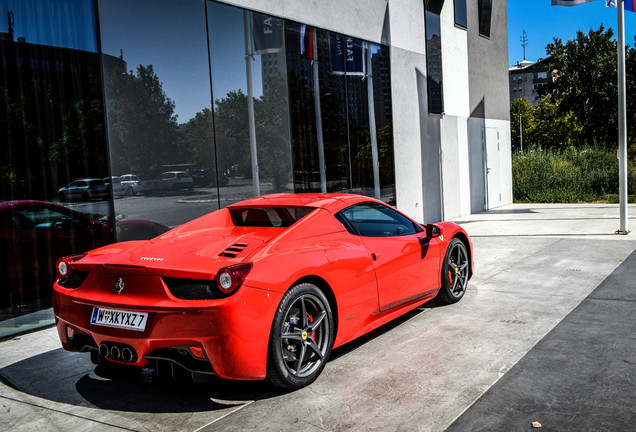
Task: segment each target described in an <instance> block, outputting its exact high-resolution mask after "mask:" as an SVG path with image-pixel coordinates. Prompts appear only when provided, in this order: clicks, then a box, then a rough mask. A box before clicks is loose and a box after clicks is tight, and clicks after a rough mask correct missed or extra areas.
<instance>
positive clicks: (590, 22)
mask: <svg viewBox="0 0 636 432" xmlns="http://www.w3.org/2000/svg"><path fill="white" fill-rule="evenodd" d="M550 3H551V2H550V0H530V1H528V0H507V5H508V64H509V65H513V64H515V63H517V61H521V60H523V48H522V47H521V37H522V34H523V30H525V31H526V34H527V39H528V45H527V47H526V59H527V60H532V61H536V60H538V59H539V58H544V57H546V53H545V47H546V45H547V44H549V43H551V42H552V41H553V39H554V38H555V37H556V38H560V39H561V40H562V41H563V43H565V42H567V41H569V40H572V39H574V38H576V32H577V30H581V31H582V32H584V33H587V32H588V31H589V30H590V29H594V30H598V28H599V27H600V26H601V24H603V26H604V27H605V28H608V27H611V28H612V29H614V35H616V15H617V14H616V9H615V8H608V7H606V6H605V0H596V1H593V2H590V3H584V4H581V5H578V6H569V7H565V6H550ZM494 4H495V5H496V2H495V3H494ZM635 35H636V13H634V12H630V11H625V43H626V44H627V45H630V46H634V36H635Z"/></svg>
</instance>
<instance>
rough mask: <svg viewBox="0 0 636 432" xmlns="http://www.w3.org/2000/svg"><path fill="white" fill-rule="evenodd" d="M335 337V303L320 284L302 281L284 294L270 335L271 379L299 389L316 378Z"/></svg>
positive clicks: (270, 380)
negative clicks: (329, 298) (332, 303)
mask: <svg viewBox="0 0 636 432" xmlns="http://www.w3.org/2000/svg"><path fill="white" fill-rule="evenodd" d="M333 341H334V321H333V313H332V311H331V306H330V304H329V301H328V300H327V297H325V295H324V293H323V292H322V291H320V289H318V287H317V286H315V285H313V284H310V283H302V284H299V285H296V286H294V287H292V288H291V289H290V290H289V291H287V293H286V294H285V295H284V296H283V299H282V300H281V302H280V304H279V305H278V309H277V310H276V315H275V317H274V322H273V323H272V330H271V332H270V338H269V349H268V354H267V381H268V382H269V383H270V384H271V385H273V386H275V387H279V388H284V389H298V388H301V387H305V386H307V385H309V384H311V383H312V382H314V381H315V380H316V378H317V377H318V375H320V373H321V372H322V370H323V369H324V367H325V364H326V363H327V361H328V360H329V355H330V354H331V348H332V347H333Z"/></svg>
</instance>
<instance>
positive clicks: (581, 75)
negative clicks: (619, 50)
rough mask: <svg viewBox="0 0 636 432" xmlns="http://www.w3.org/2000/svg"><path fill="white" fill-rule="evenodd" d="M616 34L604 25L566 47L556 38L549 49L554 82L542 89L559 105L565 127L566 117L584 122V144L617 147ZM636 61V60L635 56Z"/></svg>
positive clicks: (558, 109)
mask: <svg viewBox="0 0 636 432" xmlns="http://www.w3.org/2000/svg"><path fill="white" fill-rule="evenodd" d="M613 36H614V32H613V31H612V29H611V28H609V29H607V30H606V29H605V28H604V27H603V26H602V25H601V26H600V28H599V29H598V30H593V29H591V30H590V31H589V32H588V33H587V34H585V33H583V32H581V31H578V32H577V34H576V38H575V39H573V40H570V41H568V42H567V43H565V44H564V43H563V42H562V41H561V39H558V38H555V39H554V42H553V43H551V44H548V45H547V46H546V53H547V55H548V56H550V58H551V61H550V62H549V70H554V71H556V72H555V77H556V79H555V80H554V82H552V83H550V84H548V85H546V86H545V87H543V88H541V93H542V94H543V95H545V94H550V95H551V96H552V98H553V99H552V100H553V101H554V103H555V105H556V108H557V109H556V117H555V118H557V119H560V120H562V122H561V123H562V124H561V127H563V126H565V125H567V124H569V123H570V122H568V121H567V120H565V119H563V118H562V117H570V118H574V117H575V118H576V119H578V120H579V121H580V127H581V133H580V144H581V145H590V146H597V147H598V146H600V147H614V146H615V145H616V140H617V108H616V107H617V98H618V95H617V86H616V70H617V66H616V64H617V63H616V42H615V41H614V40H612V38H613ZM632 57H633V56H632Z"/></svg>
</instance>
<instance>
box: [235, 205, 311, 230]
mask: <svg viewBox="0 0 636 432" xmlns="http://www.w3.org/2000/svg"><path fill="white" fill-rule="evenodd" d="M313 210H314V209H313V208H311V207H250V208H232V209H230V214H231V215H232V221H233V222H234V225H236V226H248V227H282V228H286V227H289V226H291V225H292V224H294V223H295V222H297V221H299V220H300V219H302V218H304V217H305V216H307V215H308V214H309V213H311V212H312V211H313Z"/></svg>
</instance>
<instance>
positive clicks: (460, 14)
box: [454, 0, 468, 28]
mask: <svg viewBox="0 0 636 432" xmlns="http://www.w3.org/2000/svg"><path fill="white" fill-rule="evenodd" d="M454 3H455V24H457V25H458V26H461V27H464V28H466V27H468V17H467V16H466V0H455V2H454Z"/></svg>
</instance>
